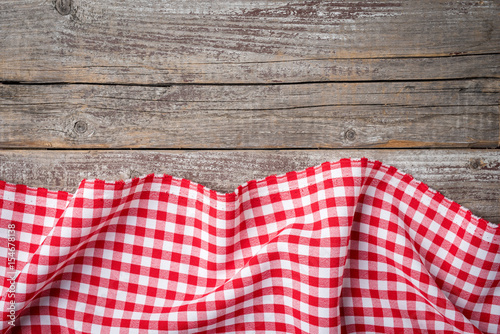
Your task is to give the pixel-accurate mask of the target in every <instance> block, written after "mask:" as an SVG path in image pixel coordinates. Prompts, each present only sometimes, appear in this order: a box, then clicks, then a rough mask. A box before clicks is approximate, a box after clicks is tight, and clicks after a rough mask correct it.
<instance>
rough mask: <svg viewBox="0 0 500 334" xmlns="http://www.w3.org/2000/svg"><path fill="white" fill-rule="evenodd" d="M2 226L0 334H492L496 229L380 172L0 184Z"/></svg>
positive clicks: (409, 181)
mask: <svg viewBox="0 0 500 334" xmlns="http://www.w3.org/2000/svg"><path fill="white" fill-rule="evenodd" d="M0 229H1V236H2V238H0V251H1V252H2V256H1V257H0V259H1V261H2V264H1V265H0V271H1V273H2V275H1V276H2V277H3V285H2V294H1V301H0V308H1V314H2V321H1V322H0V330H1V331H2V332H8V333H42V332H43V333H122V332H123V333H145V332H148V333H156V332H161V333H216V332H217V333H241V332H268V333H336V332H339V333H419V332H420V333H429V332H437V333H481V332H483V333H499V332H500V270H499V266H500V250H499V244H500V228H496V225H493V224H491V223H488V222H487V221H485V220H483V219H480V218H478V217H476V216H474V215H472V214H471V212H470V211H468V210H466V209H465V208H463V207H461V206H460V205H458V204H457V203H455V202H453V201H451V200H449V199H447V198H445V197H444V196H443V195H441V194H440V193H438V192H435V191H433V190H431V189H429V188H428V187H427V186H426V185H425V184H423V183H421V182H418V181H416V180H414V179H413V178H412V177H411V176H409V175H406V174H403V173H401V172H399V171H398V170H396V169H395V168H393V167H388V166H385V165H383V164H381V163H380V162H378V161H370V160H367V159H360V160H352V159H343V160H340V161H337V162H326V163H323V164H322V165H320V166H316V167H311V168H307V169H305V170H302V171H298V172H289V173H286V174H283V175H279V176H275V175H273V176H269V177H267V178H265V179H261V180H254V181H249V182H247V183H245V184H244V185H241V186H239V187H238V188H237V189H236V190H235V191H234V192H232V193H228V194H223V193H218V192H216V191H213V190H210V189H207V188H206V187H204V186H202V185H199V184H196V183H194V182H191V181H189V180H186V179H179V178H175V177H172V176H169V175H148V176H145V177H141V178H135V179H132V180H127V181H118V182H104V181H100V180H84V181H82V182H81V184H80V186H79V187H78V190H77V191H76V193H74V194H69V193H67V192H56V191H48V190H46V189H43V188H30V187H27V186H24V185H15V184H10V183H6V182H3V181H0ZM11 231H15V232H11ZM12 237H14V239H12ZM9 238H10V239H9ZM8 240H10V241H12V242H11V243H10V242H9V241H8ZM13 252H15V262H13V261H14V256H13V255H14V253H13ZM12 305H14V307H12ZM12 325H14V326H12Z"/></svg>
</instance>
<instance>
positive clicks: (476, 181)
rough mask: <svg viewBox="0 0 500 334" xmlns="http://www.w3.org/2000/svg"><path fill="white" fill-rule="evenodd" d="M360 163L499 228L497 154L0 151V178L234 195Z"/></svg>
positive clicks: (55, 185)
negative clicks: (152, 180) (169, 186)
mask: <svg viewBox="0 0 500 334" xmlns="http://www.w3.org/2000/svg"><path fill="white" fill-rule="evenodd" d="M363 156H364V157H367V158H369V159H374V160H380V161H382V162H383V163H384V164H387V165H392V166H395V167H397V168H398V169H400V170H401V171H403V172H405V173H409V174H411V175H413V176H414V177H415V178H416V179H417V180H419V181H422V182H425V183H426V184H428V185H429V186H430V187H431V188H433V189H436V190H438V191H440V192H441V193H442V194H444V195H445V196H447V197H448V198H450V199H452V200H454V201H456V202H458V203H460V204H462V205H464V206H465V207H467V208H469V209H471V210H472V212H473V213H474V214H476V215H479V216H481V217H483V218H485V219H488V220H489V221H491V222H495V223H500V205H499V204H500V150H464V149H453V150H286V151H274V150H268V151H259V150H247V151H208V150H207V151H148V150H140V151H130V150H114V151H70V150H63V151H58V150H49V151H45V150H0V179H2V180H4V181H8V182H11V183H21V184H26V185H29V186H33V187H45V188H49V189H53V190H67V191H71V192H72V191H74V190H75V189H76V187H77V186H78V184H79V182H80V181H81V180H82V179H84V178H87V179H93V178H99V179H105V180H108V181H113V180H119V179H128V178H131V177H137V176H141V175H146V174H150V173H158V174H161V173H167V174H170V175H173V176H176V177H181V178H187V179H190V180H192V181H194V182H197V183H201V184H203V185H205V186H208V187H209V188H211V189H215V190H218V191H221V192H231V191H233V190H234V189H236V188H237V186H238V185H240V184H243V183H245V182H247V181H249V180H252V179H259V178H263V177H266V176H268V175H272V174H281V173H285V172H288V171H291V170H301V169H304V168H307V167H310V166H315V165H318V164H320V163H322V162H324V161H335V160H338V159H340V158H345V157H352V158H361V157H363Z"/></svg>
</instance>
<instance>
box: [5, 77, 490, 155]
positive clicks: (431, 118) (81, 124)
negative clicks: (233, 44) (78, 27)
mask: <svg viewBox="0 0 500 334" xmlns="http://www.w3.org/2000/svg"><path fill="white" fill-rule="evenodd" d="M499 98H500V80H497V79H490V80H465V81H460V80H458V81H436V82H434V81H432V82H390V83H387V82H371V83H322V84H290V85H247V86H240V85H237V86H234V85H201V86H191V85H175V86H171V87H138V86H114V85H105V86H96V85H0V111H1V114H0V117H1V118H0V120H1V123H2V126H0V147H19V148H21V147H28V148H36V147H42V148H43V147H53V148H224V149H229V148H338V147H497V146H498V138H499V119H500V111H499V108H498V100H499Z"/></svg>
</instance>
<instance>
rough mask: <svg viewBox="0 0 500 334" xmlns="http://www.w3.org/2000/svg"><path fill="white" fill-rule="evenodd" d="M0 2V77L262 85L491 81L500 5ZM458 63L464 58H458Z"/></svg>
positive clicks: (260, 0)
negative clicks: (59, 5)
mask: <svg viewBox="0 0 500 334" xmlns="http://www.w3.org/2000/svg"><path fill="white" fill-rule="evenodd" d="M54 3H55V2H54V1H39V0H25V1H22V2H19V1H14V0H3V1H1V2H0V36H1V38H0V59H2V62H0V80H2V81H9V80H10V81H23V82H81V83H82V82H87V83H137V84H155V83H270V82H306V81H345V80H358V81H359V80H407V79H450V78H471V77H499V66H498V63H499V57H500V56H499V54H500V47H499V46H500V20H499V19H498V17H499V13H500V2H498V1H495V0H491V1H488V0H484V1H470V2H463V1H446V2H445V1H435V0H423V1H401V0H394V1H392V0H388V1H382V0H367V1H363V2H339V1H316V0H311V1H309V0H271V1H270V0H265V1H264V0H256V1H240V0H238V1H222V0H201V1H196V2H186V1H184V0H172V1H168V2H166V1H147V0H134V1H132V0H128V1H122V0H110V1H105V2H103V1H98V0H85V1H83V0H72V1H71V7H70V8H69V9H68V10H67V11H66V9H61V8H59V12H60V13H62V14H66V13H69V15H61V14H60V13H59V12H58V10H57V9H56V8H55V6H54ZM464 55H465V56H464Z"/></svg>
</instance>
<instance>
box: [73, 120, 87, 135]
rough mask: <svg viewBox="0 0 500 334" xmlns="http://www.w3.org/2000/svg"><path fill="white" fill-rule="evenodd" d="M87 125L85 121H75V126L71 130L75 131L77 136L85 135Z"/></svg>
mask: <svg viewBox="0 0 500 334" xmlns="http://www.w3.org/2000/svg"><path fill="white" fill-rule="evenodd" d="M87 128H88V126H87V123H86V122H85V121H77V122H76V123H75V126H74V127H73V129H74V130H75V132H76V133H79V134H82V133H85V132H86V131H87Z"/></svg>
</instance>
